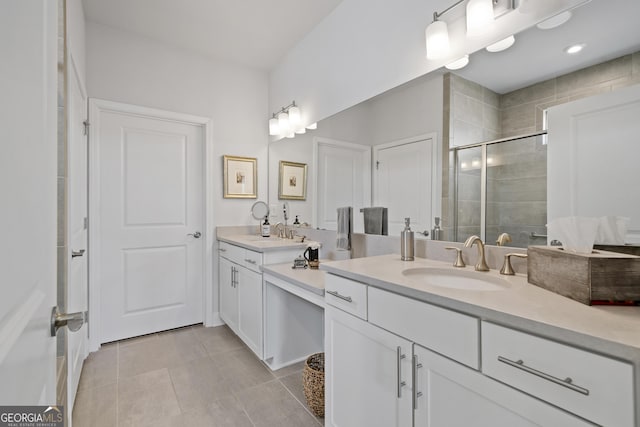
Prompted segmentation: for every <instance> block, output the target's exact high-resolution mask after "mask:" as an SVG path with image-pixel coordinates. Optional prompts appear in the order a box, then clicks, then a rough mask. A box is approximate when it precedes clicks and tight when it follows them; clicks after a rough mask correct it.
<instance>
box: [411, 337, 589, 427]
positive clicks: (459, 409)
mask: <svg viewBox="0 0 640 427" xmlns="http://www.w3.org/2000/svg"><path fill="white" fill-rule="evenodd" d="M413 352H414V356H415V357H414V365H415V372H416V375H415V378H416V380H415V381H416V383H415V390H416V393H417V394H416V401H415V408H414V419H415V420H414V426H415V427H469V426H477V427H534V426H554V427H555V426H562V427H574V426H575V427H587V426H592V425H593V424H591V423H588V422H586V421H584V420H582V419H580V418H578V417H575V416H573V415H571V414H569V413H567V412H565V411H563V410H560V409H558V408H556V407H554V406H551V405H548V404H546V403H544V402H542V401H540V400H538V399H535V398H533V397H531V396H529V395H527V394H524V393H521V392H519V391H517V390H515V389H513V388H511V387H508V386H506V385H504V384H502V383H499V382H498V381H494V380H492V379H490V378H489V377H486V376H484V375H482V374H481V373H480V372H478V371H475V370H473V369H469V368H467V367H465V366H463V365H460V364H458V363H456V362H454V361H452V360H450V359H447V358H445V357H443V356H440V355H439V354H436V353H433V352H431V351H429V350H427V349H425V348H422V347H420V346H418V345H415V344H414V350H413Z"/></svg>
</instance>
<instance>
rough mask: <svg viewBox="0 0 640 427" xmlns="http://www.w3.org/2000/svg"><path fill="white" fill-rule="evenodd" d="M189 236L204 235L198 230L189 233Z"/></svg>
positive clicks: (198, 236) (197, 237)
mask: <svg viewBox="0 0 640 427" xmlns="http://www.w3.org/2000/svg"><path fill="white" fill-rule="evenodd" d="M187 236H193V237H195V238H196V239H199V238H200V236H202V233H200V232H199V231H196V232H195V233H189V234H187Z"/></svg>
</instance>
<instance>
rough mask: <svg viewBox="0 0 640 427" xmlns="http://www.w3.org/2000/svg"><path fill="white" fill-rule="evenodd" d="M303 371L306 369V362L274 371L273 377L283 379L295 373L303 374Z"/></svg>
mask: <svg viewBox="0 0 640 427" xmlns="http://www.w3.org/2000/svg"><path fill="white" fill-rule="evenodd" d="M303 369H304V361H302V362H298V363H294V364H293V365H289V366H286V367H284V368H281V369H278V370H277V371H273V375H274V376H275V377H276V378H282V377H286V376H288V375H291V374H293V373H295V372H302V370H303Z"/></svg>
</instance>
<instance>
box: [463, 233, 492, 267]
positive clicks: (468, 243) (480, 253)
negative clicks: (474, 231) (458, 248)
mask: <svg viewBox="0 0 640 427" xmlns="http://www.w3.org/2000/svg"><path fill="white" fill-rule="evenodd" d="M474 243H475V244H477V245H478V262H476V271H489V266H488V265H487V260H486V259H485V257H484V243H483V242H482V239H480V238H479V237H478V236H476V235H473V236H470V237H469V238H468V239H467V241H466V242H464V247H465V248H470V247H471V246H473V244H474Z"/></svg>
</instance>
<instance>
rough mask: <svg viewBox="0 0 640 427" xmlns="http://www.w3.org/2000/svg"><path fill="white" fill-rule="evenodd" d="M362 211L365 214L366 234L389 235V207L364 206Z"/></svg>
mask: <svg viewBox="0 0 640 427" xmlns="http://www.w3.org/2000/svg"><path fill="white" fill-rule="evenodd" d="M360 212H362V213H363V214H364V232H365V234H379V235H383V236H386V235H388V230H387V227H388V224H389V221H388V219H387V208H381V207H372V208H362V209H360Z"/></svg>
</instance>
